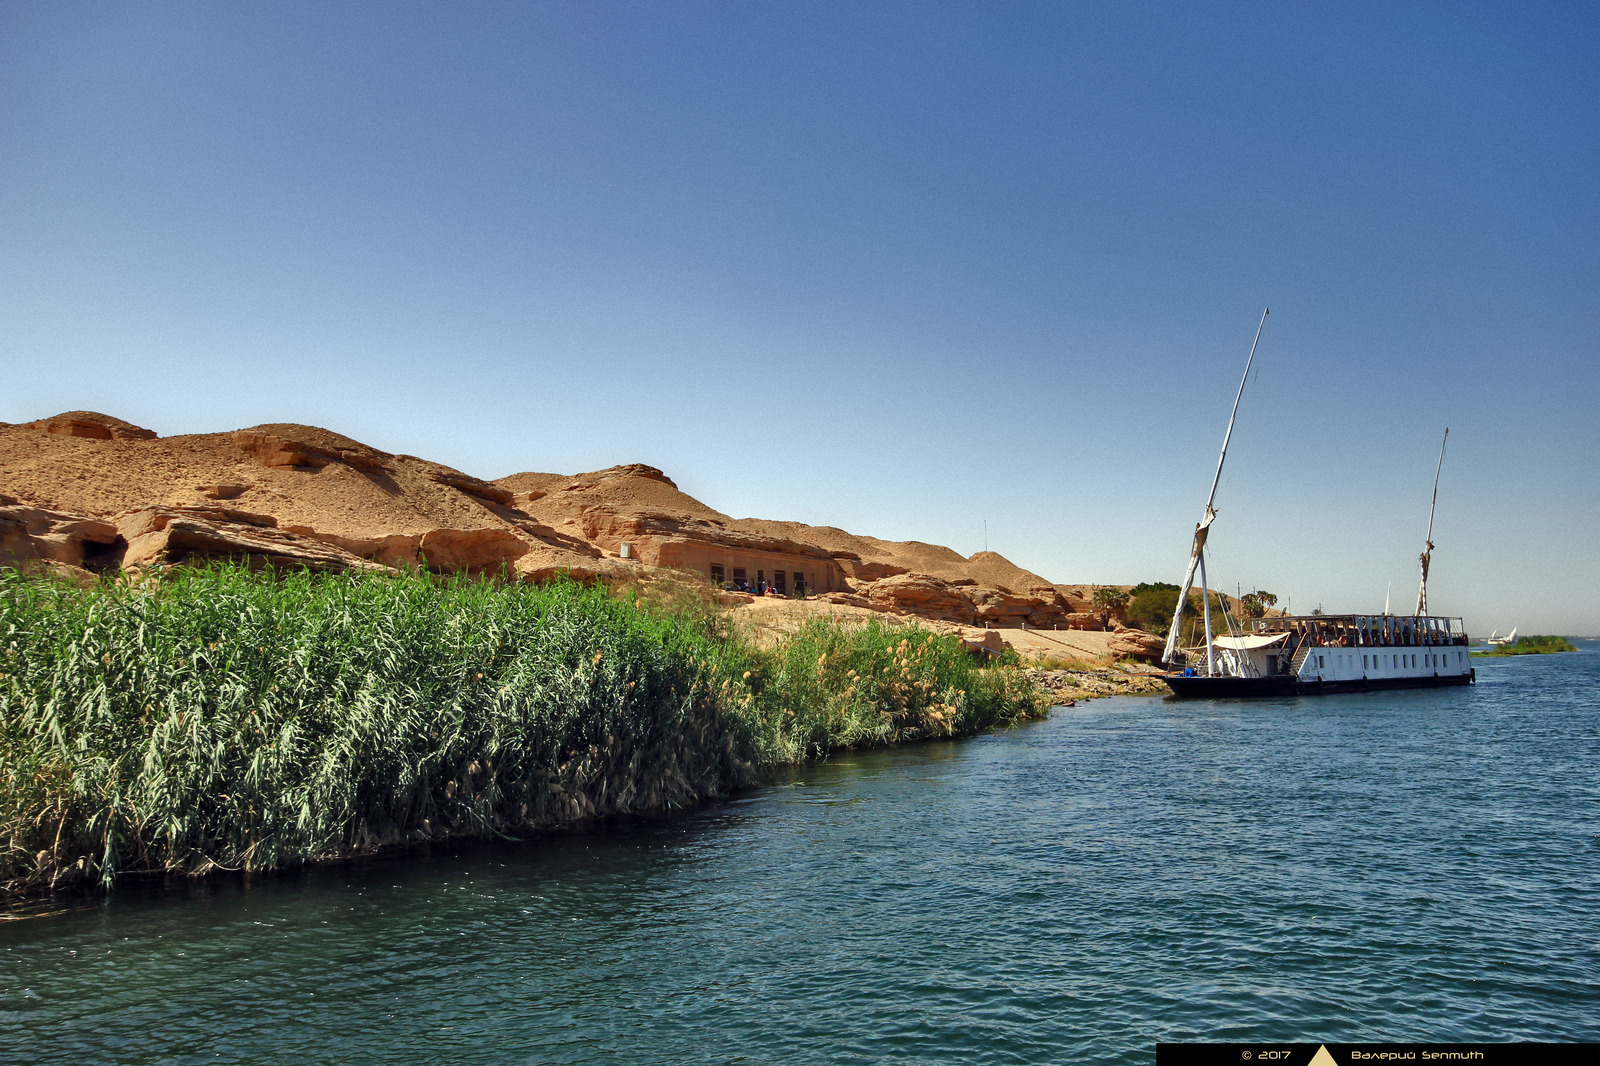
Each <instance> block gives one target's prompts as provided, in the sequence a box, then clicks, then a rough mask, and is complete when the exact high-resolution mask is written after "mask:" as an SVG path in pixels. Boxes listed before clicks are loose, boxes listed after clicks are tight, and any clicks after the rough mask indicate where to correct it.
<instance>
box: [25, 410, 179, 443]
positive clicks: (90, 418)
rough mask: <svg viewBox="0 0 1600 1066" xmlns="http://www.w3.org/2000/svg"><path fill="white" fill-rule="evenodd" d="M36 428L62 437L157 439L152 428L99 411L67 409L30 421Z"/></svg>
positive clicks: (30, 424)
mask: <svg viewBox="0 0 1600 1066" xmlns="http://www.w3.org/2000/svg"><path fill="white" fill-rule="evenodd" d="M28 425H29V426H31V427H32V428H34V429H42V430H44V431H45V432H46V433H53V434H56V435H57V436H61V437H85V438H87V439H89V440H155V439H156V435H155V433H154V432H153V431H152V430H148V429H145V428H144V427H143V426H136V425H134V424H133V423H132V422H124V421H123V420H122V419H120V418H112V417H111V416H110V415H103V414H101V413H100V412H99V411H67V412H65V413H63V414H59V415H56V416H54V417H53V418H41V419H39V420H38V421H37V422H29V423H28Z"/></svg>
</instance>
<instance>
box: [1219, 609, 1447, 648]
mask: <svg viewBox="0 0 1600 1066" xmlns="http://www.w3.org/2000/svg"><path fill="white" fill-rule="evenodd" d="M1250 630H1251V632H1254V633H1266V634H1270V633H1291V634H1293V635H1294V638H1295V643H1297V644H1298V643H1312V644H1318V645H1321V646H1323V647H1330V648H1368V647H1431V646H1437V645H1464V644H1466V643H1467V630H1466V626H1465V625H1464V624H1463V623H1462V620H1461V619H1460V618H1458V617H1452V616H1447V615H1431V614H1427V615H1398V614H1306V615H1277V616H1274V617H1268V618H1258V619H1255V620H1254V621H1253V622H1251V623H1250Z"/></svg>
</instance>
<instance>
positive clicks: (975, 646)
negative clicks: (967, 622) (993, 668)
mask: <svg viewBox="0 0 1600 1066" xmlns="http://www.w3.org/2000/svg"><path fill="white" fill-rule="evenodd" d="M961 643H962V644H963V645H964V646H965V647H966V649H967V650H968V651H970V652H973V653H975V654H980V655H984V656H995V655H1001V654H1003V653H1004V652H1005V651H1006V650H1007V649H1008V648H1010V647H1011V645H1010V644H1007V643H1006V642H1005V640H1003V639H1002V638H1001V636H1000V631H999V630H997V629H986V630H984V631H983V633H982V634H981V635H980V634H978V633H970V632H969V633H967V634H966V635H964V636H963V637H962V638H961Z"/></svg>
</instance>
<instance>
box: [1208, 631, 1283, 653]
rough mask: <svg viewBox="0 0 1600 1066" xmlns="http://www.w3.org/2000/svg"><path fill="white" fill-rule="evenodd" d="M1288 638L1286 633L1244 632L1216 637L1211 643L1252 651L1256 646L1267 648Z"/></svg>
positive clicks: (1230, 648) (1237, 649) (1226, 647)
mask: <svg viewBox="0 0 1600 1066" xmlns="http://www.w3.org/2000/svg"><path fill="white" fill-rule="evenodd" d="M1288 639H1289V634H1287V633H1272V634H1267V633H1246V634H1245V635H1244V636H1241V637H1233V636H1226V637H1218V638H1217V639H1216V640H1214V641H1212V642H1211V643H1212V644H1214V645H1216V646H1217V647H1219V648H1225V649H1226V650H1228V651H1254V650H1255V649H1256V648H1269V647H1271V646H1272V645H1274V644H1280V643H1282V642H1283V641H1285V640H1288Z"/></svg>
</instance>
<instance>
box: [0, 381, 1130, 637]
mask: <svg viewBox="0 0 1600 1066" xmlns="http://www.w3.org/2000/svg"><path fill="white" fill-rule="evenodd" d="M210 558H244V559H247V560H249V561H251V562H253V563H255V564H257V565H262V564H271V565H274V566H279V567H298V566H307V567H310V568H312V569H316V570H322V571H337V570H352V569H368V568H379V567H418V566H426V567H428V568H430V569H433V570H437V571H441V572H466V573H482V572H486V571H491V572H495V571H500V570H502V569H510V570H512V571H515V572H517V573H519V574H521V575H522V576H524V577H525V578H527V579H529V580H540V579H545V578H549V577H552V576H554V575H555V574H557V573H558V572H563V571H564V572H568V573H571V574H573V575H574V576H576V577H578V578H580V579H583V580H596V579H599V580H611V581H616V580H623V579H626V578H628V577H629V576H632V575H635V574H637V573H638V572H639V569H640V568H642V567H643V568H648V567H672V568H679V569H683V570H692V571H695V572H697V573H699V574H700V575H701V576H703V577H705V578H707V579H708V580H712V581H714V582H716V583H717V584H719V585H723V586H725V587H729V586H739V587H744V588H750V589H756V588H760V587H763V586H765V587H770V588H773V589H775V590H776V591H780V592H783V593H793V592H796V591H801V592H804V593H805V594H807V595H809V596H812V597H814V598H825V599H828V600H831V601H833V602H835V603H840V604H849V605H853V606H856V607H862V608H869V609H872V610H875V611H884V612H890V613H895V614H910V615H917V616H920V617H923V618H929V619H937V620H942V621H947V622H953V623H962V624H965V625H975V624H978V625H982V624H987V625H989V626H999V627H1012V626H1016V627H1020V626H1022V625H1023V624H1027V625H1029V626H1030V627H1036V628H1057V627H1058V628H1060V629H1066V628H1068V626H1071V625H1076V626H1079V627H1082V626H1085V625H1090V624H1093V625H1095V626H1098V624H1099V622H1100V621H1101V620H1100V619H1099V618H1096V617H1094V616H1092V615H1090V614H1088V613H1086V612H1087V608H1088V606H1089V605H1088V602H1087V601H1088V597H1089V595H1090V594H1091V589H1090V587H1089V586H1083V585H1076V586H1073V585H1053V584H1052V583H1050V582H1049V581H1047V580H1046V579H1044V578H1043V577H1040V576H1039V575H1037V574H1033V573H1030V572H1028V571H1026V570H1023V569H1022V568H1020V567H1018V566H1016V565H1015V564H1013V563H1011V562H1010V561H1008V560H1006V559H1005V558H1004V557H1002V556H1000V555H998V554H996V553H994V552H979V553H977V554H976V555H973V556H971V557H970V558H966V557H963V556H961V555H960V554H959V553H957V552H955V551H952V550H951V549H949V548H945V547H940V546H939V545H935V544H924V543H921V542H918V541H884V540H878V539H876V538H873V537H866V536H860V535H857V534H852V533H848V532H846V531H844V530H842V529H836V528H833V527H831V526H808V525H803V524H801V523H798V522H783V521H769V520H763V519H753V518H745V519H734V518H731V517H729V516H728V515H725V514H722V513H720V512H718V511H715V510H713V509H711V508H710V507H707V506H706V505H705V504H703V503H701V502H700V501H698V500H696V499H694V498H693V497H691V496H688V495H686V494H684V493H682V492H680V491H679V490H678V487H677V486H676V485H675V484H674V483H673V482H672V479H671V478H669V477H667V475H665V474H664V473H662V472H661V471H660V470H657V469H655V468H654V467H650V466H644V465H642V464H630V465H626V466H617V467H612V468H610V469H607V470H598V471H593V472H591V473H585V474H576V475H571V476H567V475H561V474H547V473H534V472H528V473H521V474H513V475H511V476H510V477H504V478H500V479H499V480H497V481H484V480H481V479H479V478H476V477H473V476H472V475H470V474H465V473H462V472H461V471H459V470H454V469H451V468H450V467H447V466H443V465H441V464H439V463H435V462H431V461H429V460H427V459H421V458H418V457H416V456H412V455H391V454H389V453H388V452H383V451H379V450H378V449H376V448H372V447H369V446H367V445H365V444H362V443H360V442H359V441H355V440H351V439H350V438H349V437H344V436H341V435H339V434H337V433H333V432H330V431H328V430H325V429H318V428H316V427H314V426H301V425H293V424H287V423H283V424H270V425H261V426H252V427H250V428H248V429H241V430H236V431H234V432H231V433H203V434H193V435H187V436H177V437H158V436H157V435H156V434H155V433H152V432H151V431H149V430H147V429H142V428H140V427H138V426H135V425H132V424H131V423H128V422H124V421H122V420H121V419H117V418H112V417H110V416H108V415H103V414H98V413H96V412H92V411H71V412H67V413H65V414H61V415H56V416H55V417H53V418H46V419H40V420H38V421H36V422H29V423H24V424H20V425H12V424H7V423H0V565H6V564H11V565H23V566H30V565H31V566H40V565H43V566H51V567H55V568H57V569H67V570H69V571H99V572H104V571H108V570H115V569H119V568H120V569H124V570H136V569H139V568H142V567H147V566H150V565H153V564H162V563H182V562H186V561H194V560H200V561H203V560H205V559H210Z"/></svg>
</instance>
